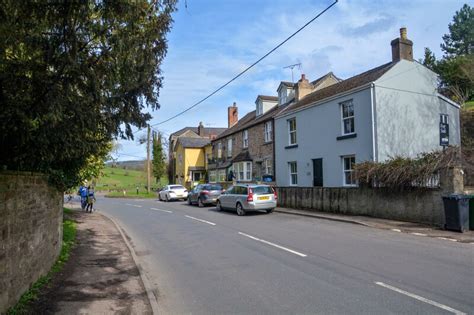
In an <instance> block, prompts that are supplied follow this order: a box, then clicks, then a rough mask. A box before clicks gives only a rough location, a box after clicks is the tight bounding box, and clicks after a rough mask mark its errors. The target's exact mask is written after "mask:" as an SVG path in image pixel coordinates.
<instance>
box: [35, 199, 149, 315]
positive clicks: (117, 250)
mask: <svg viewBox="0 0 474 315" xmlns="http://www.w3.org/2000/svg"><path fill="white" fill-rule="evenodd" d="M65 206H66V207H68V208H72V209H73V210H75V211H73V213H72V214H71V217H72V219H73V220H74V221H76V226H77V237H76V245H75V247H74V248H73V250H72V252H71V256H70V258H69V260H68V262H67V263H66V264H65V265H64V267H63V269H62V271H61V272H60V273H58V274H56V275H55V276H54V277H53V280H52V281H51V284H50V285H49V287H48V288H47V289H46V291H45V292H43V293H42V294H41V295H40V298H39V300H38V301H37V302H36V303H35V304H34V305H33V306H32V310H33V313H36V314H52V313H54V314H153V308H152V304H150V300H149V298H148V294H147V290H146V289H145V286H144V283H143V281H142V278H141V274H140V272H139V269H138V267H137V264H136V262H135V261H134V258H133V254H132V252H131V251H130V250H129V247H128V246H127V240H126V238H125V237H124V235H123V233H122V231H121V230H119V228H118V226H116V224H115V223H114V222H113V221H112V220H111V219H109V218H107V217H106V216H104V215H103V214H101V213H99V212H97V211H96V212H93V213H85V212H83V211H82V210H81V209H80V207H79V205H78V203H68V204H65ZM155 303H156V302H155Z"/></svg>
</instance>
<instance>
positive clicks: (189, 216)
mask: <svg viewBox="0 0 474 315" xmlns="http://www.w3.org/2000/svg"><path fill="white" fill-rule="evenodd" d="M97 207H98V209H99V210H100V211H102V212H103V213H106V214H107V215H109V216H111V217H113V218H114V219H116V221H118V223H119V224H120V225H121V226H122V228H123V229H124V230H125V232H126V233H127V235H128V236H129V237H130V239H131V243H132V244H133V247H134V249H135V252H136V254H137V256H138V258H139V263H140V264H141V265H142V267H143V269H144V270H145V273H146V276H147V277H148V279H149V280H150V283H151V284H152V285H153V286H154V288H155V291H154V292H155V296H156V297H157V301H158V305H159V307H160V311H161V312H162V313H164V314H184V313H192V314H315V313H320V314H323V313H324V314H362V313H363V314H390V313H394V314H400V313H405V314H406V313H417V314H453V313H455V314H463V313H466V314H469V313H473V312H474V293H473V292H474V267H473V266H474V246H473V245H472V244H463V243H454V242H447V241H443V240H439V239H433V238H423V237H417V236H413V235H409V234H401V233H396V232H392V231H385V230H379V229H374V228H370V227H364V226H359V225H353V224H348V223H342V222H333V221H327V220H318V219H314V218H308V217H302V216H295V215H289V214H282V213H272V214H265V213H263V212H262V213H254V214H250V215H247V216H244V217H238V216H237V215H236V214H235V213H233V212H217V211H216V210H215V208H214V207H204V208H198V207H196V206H188V205H187V204H186V203H185V202H181V201H179V202H169V203H165V202H159V201H156V200H124V199H108V198H99V199H98V202H97Z"/></svg>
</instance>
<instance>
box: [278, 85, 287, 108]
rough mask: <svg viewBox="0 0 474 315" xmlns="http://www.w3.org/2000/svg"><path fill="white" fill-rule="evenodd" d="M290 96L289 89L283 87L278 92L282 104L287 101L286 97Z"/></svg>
mask: <svg viewBox="0 0 474 315" xmlns="http://www.w3.org/2000/svg"><path fill="white" fill-rule="evenodd" d="M287 96H288V93H287V89H286V88H284V87H282V88H281V90H280V92H279V93H278V98H279V99H280V105H281V104H285V103H286V98H287Z"/></svg>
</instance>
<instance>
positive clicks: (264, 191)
mask: <svg viewBox="0 0 474 315" xmlns="http://www.w3.org/2000/svg"><path fill="white" fill-rule="evenodd" d="M252 192H253V193H254V194H255V195H269V194H273V190H272V188H271V187H270V186H256V187H252Z"/></svg>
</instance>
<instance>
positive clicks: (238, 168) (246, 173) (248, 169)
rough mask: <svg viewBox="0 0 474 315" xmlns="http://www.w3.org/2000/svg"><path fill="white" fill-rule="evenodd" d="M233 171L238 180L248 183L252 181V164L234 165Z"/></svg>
mask: <svg viewBox="0 0 474 315" xmlns="http://www.w3.org/2000/svg"><path fill="white" fill-rule="evenodd" d="M233 169H234V170H233V172H234V176H235V179H236V180H239V181H246V182H248V181H251V180H252V162H239V163H234V165H233Z"/></svg>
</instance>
